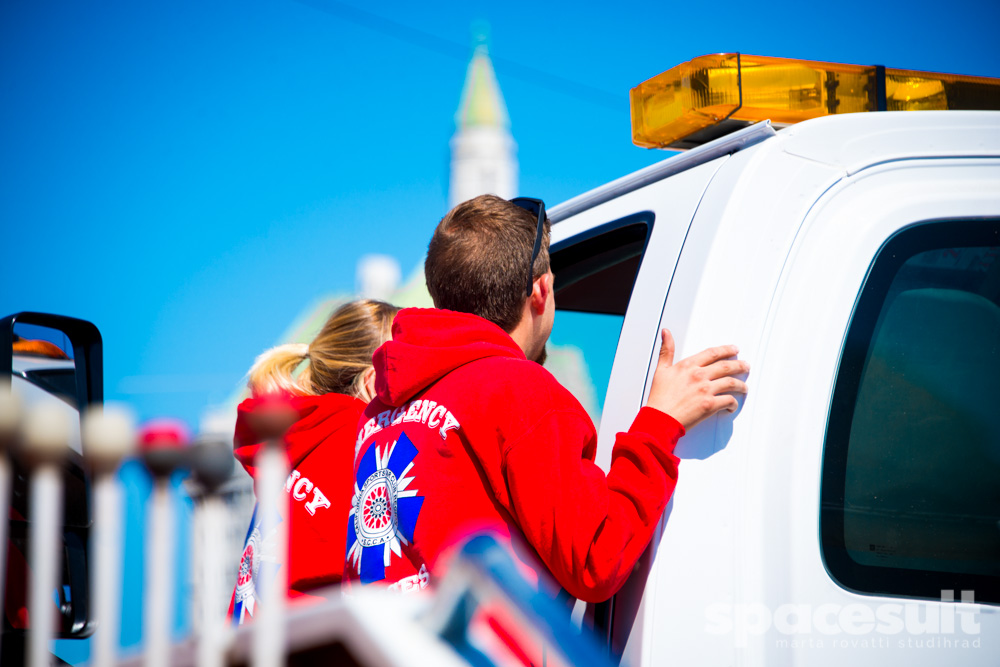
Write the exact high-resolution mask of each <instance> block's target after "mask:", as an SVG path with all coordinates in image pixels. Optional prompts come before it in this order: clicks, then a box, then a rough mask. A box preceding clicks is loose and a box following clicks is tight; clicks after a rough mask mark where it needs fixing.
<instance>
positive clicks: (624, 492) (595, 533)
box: [345, 309, 684, 601]
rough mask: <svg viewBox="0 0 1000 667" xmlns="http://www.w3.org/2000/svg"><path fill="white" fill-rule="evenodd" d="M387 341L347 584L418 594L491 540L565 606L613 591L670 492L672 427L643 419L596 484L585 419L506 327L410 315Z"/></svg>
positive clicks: (664, 419) (368, 430) (658, 416)
mask: <svg viewBox="0 0 1000 667" xmlns="http://www.w3.org/2000/svg"><path fill="white" fill-rule="evenodd" d="M392 333H393V338H392V340H391V341H389V342H387V343H386V344H385V345H383V346H382V347H380V348H379V349H378V351H377V352H376V353H375V357H374V363H375V372H376V380H375V386H376V391H377V393H378V397H377V398H376V399H375V400H374V401H372V402H371V403H370V404H369V405H368V408H367V409H366V410H365V412H364V415H363V416H362V419H361V421H359V423H358V427H359V429H360V430H359V433H358V453H357V456H356V457H355V487H354V499H353V501H352V507H351V508H350V510H349V514H348V516H349V520H348V535H347V550H348V552H347V564H346V565H345V581H350V580H355V579H357V580H360V581H361V582H362V583H372V582H383V583H384V584H388V585H390V588H397V589H400V590H403V591H407V590H412V589H416V588H423V587H425V586H426V585H427V583H428V581H431V580H433V579H434V578H435V577H436V576H437V575H439V574H440V573H441V568H442V566H443V564H444V563H445V561H446V558H445V557H446V556H447V555H448V553H449V551H450V549H451V548H452V547H455V546H458V544H459V543H460V542H461V541H463V540H464V539H465V538H467V537H469V536H471V535H472V534H473V533H476V532H481V531H490V532H492V533H494V534H495V535H497V536H499V537H500V538H501V539H503V540H506V541H508V542H510V543H511V546H512V548H513V549H514V550H515V552H517V551H518V549H519V546H518V543H520V542H521V541H522V540H521V539H519V538H520V537H521V536H523V538H524V539H526V541H527V543H528V544H529V545H530V549H533V550H534V552H535V554H536V555H537V557H538V558H540V559H541V562H542V563H544V569H546V570H548V572H549V573H551V574H552V575H553V576H554V577H555V579H556V581H558V583H559V584H560V585H562V586H563V587H564V588H565V589H566V590H567V591H569V593H571V594H572V595H574V596H575V597H577V598H580V599H583V600H587V601H600V600H605V599H607V598H608V597H610V596H611V595H612V594H614V593H615V591H617V590H618V588H619V587H620V586H621V585H622V583H623V582H624V581H625V579H626V577H628V574H629V572H631V570H632V567H633V565H634V564H635V562H636V560H637V559H638V558H639V556H640V555H641V554H642V551H643V550H644V549H645V547H646V545H647V544H648V543H649V540H650V538H651V536H652V533H653V529H654V527H655V526H656V523H657V522H658V521H659V518H660V515H661V513H662V512H663V508H664V507H665V506H666V504H667V501H668V500H669V498H670V495H671V494H672V493H673V489H674V486H675V484H676V481H677V464H678V459H677V458H676V457H675V456H674V455H673V453H672V452H673V448H674V445H675V444H676V442H677V439H678V438H679V437H681V436H682V435H683V434H684V428H683V427H682V426H681V425H680V424H679V423H678V422H676V421H675V420H674V419H673V418H671V417H669V416H668V415H666V414H664V413H662V412H659V411H657V410H654V409H652V408H642V410H640V411H639V414H638V416H637V417H636V419H635V421H634V422H633V424H632V428H630V429H629V431H628V433H619V434H618V439H617V442H616V444H615V447H614V451H613V453H612V462H611V471H610V473H609V474H608V475H607V476H605V474H604V472H603V471H602V470H601V469H600V468H598V467H597V465H595V464H594V462H593V461H594V453H595V451H596V448H597V437H596V433H595V431H594V425H593V423H592V422H591V420H590V417H589V416H588V415H587V413H586V412H585V411H584V409H583V407H582V406H581V405H580V403H579V402H578V401H577V400H576V399H575V398H574V397H573V396H572V395H571V394H570V393H569V392H568V391H567V390H566V389H565V388H563V387H562V385H560V384H559V383H558V382H557V381H556V379H555V378H554V377H552V375H551V374H550V373H549V372H548V371H546V370H545V369H544V368H542V367H541V366H540V365H538V364H536V363H534V362H531V361H528V360H526V359H525V357H524V353H523V352H522V351H521V348H520V347H518V345H517V344H516V343H515V342H514V341H513V340H512V339H511V338H510V336H508V335H507V334H506V333H504V331H503V330H502V329H500V328H499V327H497V326H496V325H494V324H492V323H490V322H488V321H486V320H484V319H482V318H480V317H477V316H475V315H469V314H464V313H455V312H450V311H443V310H429V309H407V310H403V311H401V312H400V313H399V314H398V315H397V316H396V319H395V322H394V323H393V327H392ZM512 538H513V539H512ZM523 551H524V549H521V553H519V554H518V557H519V558H520V559H521V560H522V561H523V562H524V563H525V564H526V565H528V566H529V567H536V568H537V567H538V564H537V563H538V561H537V560H536V559H535V558H534V557H533V555H532V554H530V553H527V554H525V553H523Z"/></svg>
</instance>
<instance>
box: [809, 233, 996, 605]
mask: <svg viewBox="0 0 1000 667" xmlns="http://www.w3.org/2000/svg"><path fill="white" fill-rule="evenodd" d="M998 254H1000V221H981V220H980V221H950V222H933V223H927V224H922V225H918V226H916V227H911V228H908V229H906V230H903V231H902V232H900V233H898V234H897V235H895V236H894V237H893V238H891V239H890V240H889V241H887V242H886V244H885V245H884V246H883V248H882V249H881V250H880V251H879V253H878V255H877V256H876V258H875V261H874V262H873V264H872V267H871V269H870V270H869V274H868V277H867V279H866V281H865V285H864V287H863V289H862V292H861V295H860V296H859V298H858V301H857V304H856V305H855V311H854V314H853V315H852V319H851V323H850V326H849V329H848V333H847V338H846V342H845V347H844V350H843V352H842V356H841V362H840V368H839V371H838V376H837V381H836V385H835V388H834V397H833V402H832V404H831V411H830V418H829V422H828V425H827V437H826V446H825V450H824V455H823V471H822V475H823V477H822V507H821V514H820V516H821V536H822V548H823V557H824V559H825V561H826V565H827V568H828V569H829V571H830V574H831V575H832V576H833V577H834V578H835V579H836V580H837V581H838V582H839V583H840V584H841V585H843V586H845V587H846V588H849V589H852V590H855V591H858V592H861V593H874V594H888V595H902V596H908V597H922V598H931V599H941V595H942V591H955V596H956V598H957V597H958V596H959V593H958V591H961V590H974V591H975V597H976V600H977V601H982V602H1000V481H998V480H1000V420H998V419H997V415H998V411H997V406H998V405H1000V383H998V382H997V378H998V377H1000V261H997V258H998Z"/></svg>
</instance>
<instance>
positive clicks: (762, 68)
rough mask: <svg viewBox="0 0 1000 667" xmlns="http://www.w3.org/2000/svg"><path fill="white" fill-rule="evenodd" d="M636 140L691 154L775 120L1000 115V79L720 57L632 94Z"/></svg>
mask: <svg viewBox="0 0 1000 667" xmlns="http://www.w3.org/2000/svg"><path fill="white" fill-rule="evenodd" d="M630 97H631V106H632V141H633V142H634V143H635V144H636V145H638V146H644V147H646V148H670V149H674V150H684V149H688V148H694V147H695V146H699V145H701V144H703V143H706V142H708V141H711V140H713V139H716V138H718V137H720V136H723V135H725V134H729V133H730V132H733V131H735V130H738V129H740V128H741V127H745V126H747V125H750V124H751V123H755V122H757V121H761V120H765V119H770V121H771V122H772V123H773V124H774V125H775V126H777V127H782V126H786V125H791V124H793V123H798V122H800V121H803V120H809V119H810V118H818V117H820V116H829V115H832V114H843V113H857V112H860V111H916V110H931V109H933V110H943V109H988V110H1000V79H993V78H988V77H980V76H960V75H955V74H936V73H932V72H917V71H913V70H902V69H890V68H886V67H882V66H874V67H866V66H862V65H842V64H838V63H824V62H817V61H812V60H792V59H788V58H770V57H767V56H750V55H745V54H739V53H718V54H714V55H708V56H701V57H699V58H695V59H693V60H691V61H689V62H686V63H682V64H680V65H678V66H677V67H674V68H673V69H669V70H667V71H666V72H664V73H663V74H659V75H657V76H655V77H653V78H652V79H649V80H648V81H645V82H643V83H641V84H639V85H638V86H636V87H635V88H633V89H632V91H631V94H630Z"/></svg>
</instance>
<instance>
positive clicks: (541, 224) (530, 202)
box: [510, 197, 545, 296]
mask: <svg viewBox="0 0 1000 667" xmlns="http://www.w3.org/2000/svg"><path fill="white" fill-rule="evenodd" d="M510 203H511V204H513V205H514V206H517V207H518V208H523V209H524V210H525V211H527V212H528V213H533V214H535V215H536V216H538V223H537V229H536V230H535V245H534V247H533V248H532V249H531V261H530V262H529V263H528V292H527V295H528V296H531V286H532V284H534V282H535V260H536V259H538V253H539V251H540V250H541V249H542V231H543V230H544V229H545V202H543V201H542V200H541V199H532V198H531V197H514V198H513V199H511V200H510Z"/></svg>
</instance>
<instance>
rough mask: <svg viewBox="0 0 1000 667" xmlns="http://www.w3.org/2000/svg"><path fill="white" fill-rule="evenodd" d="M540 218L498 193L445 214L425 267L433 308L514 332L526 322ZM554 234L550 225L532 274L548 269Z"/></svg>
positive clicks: (480, 198)
mask: <svg viewBox="0 0 1000 667" xmlns="http://www.w3.org/2000/svg"><path fill="white" fill-rule="evenodd" d="M537 222H538V218H537V217H536V216H535V215H534V214H532V213H530V212H528V211H526V210H525V209H523V208H520V207H519V206H515V205H514V204H511V203H510V202H509V201H507V200H505V199H501V198H500V197H497V196H494V195H480V196H479V197H476V198H474V199H470V200H469V201H466V202H463V203H461V204H459V205H458V206H456V207H455V208H453V209H451V211H449V212H448V215H446V216H444V218H443V219H442V220H441V223H440V224H438V226H437V229H436V230H434V236H433V237H432V238H431V243H430V246H428V248H427V261H426V262H425V263H424V276H425V277H426V279H427V289H428V291H430V293H431V298H432V299H434V306H435V307H437V308H445V309H447V310H456V311H459V312H462V313H472V314H474V315H479V316H480V317H483V318H485V319H487V320H489V321H490V322H493V323H494V324H496V325H497V326H499V327H500V328H501V329H503V330H504V331H506V332H507V333H510V332H511V331H513V330H514V327H515V326H517V323H518V322H519V321H520V319H521V312H522V309H523V307H524V300H525V299H526V298H527V297H526V295H525V291H526V288H527V282H528V262H530V261H531V251H532V249H533V246H534V243H535V232H536V230H537ZM549 230H550V224H549V221H548V219H546V221H545V225H544V233H543V236H542V246H541V250H539V252H538V257H537V258H536V259H535V265H534V270H533V276H534V277H535V278H538V277H539V276H541V275H544V274H545V273H546V272H547V271H548V270H549Z"/></svg>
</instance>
